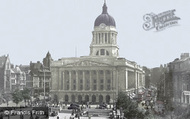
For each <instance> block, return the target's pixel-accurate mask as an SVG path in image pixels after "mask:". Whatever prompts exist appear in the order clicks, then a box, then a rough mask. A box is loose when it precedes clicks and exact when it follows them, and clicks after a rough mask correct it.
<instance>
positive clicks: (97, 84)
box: [96, 70, 100, 91]
mask: <svg viewBox="0 0 190 119" xmlns="http://www.w3.org/2000/svg"><path fill="white" fill-rule="evenodd" d="M96 76H97V80H96V81H97V83H96V86H97V87H96V88H97V89H96V90H97V91H99V87H100V80H99V72H98V70H96Z"/></svg>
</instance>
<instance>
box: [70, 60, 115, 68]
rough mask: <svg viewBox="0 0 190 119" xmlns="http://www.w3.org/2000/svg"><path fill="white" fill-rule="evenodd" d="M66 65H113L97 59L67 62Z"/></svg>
mask: <svg viewBox="0 0 190 119" xmlns="http://www.w3.org/2000/svg"><path fill="white" fill-rule="evenodd" d="M66 66H67V67H75V66H111V65H109V64H106V63H101V62H96V61H90V60H83V61H78V62H74V63H70V64H67V65H66Z"/></svg>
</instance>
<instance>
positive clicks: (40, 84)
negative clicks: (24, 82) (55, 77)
mask: <svg viewBox="0 0 190 119" xmlns="http://www.w3.org/2000/svg"><path fill="white" fill-rule="evenodd" d="M51 61H52V58H51V55H50V53H49V52H48V53H47V55H46V57H45V58H44V59H43V64H42V63H40V62H39V61H38V62H37V63H32V62H30V80H29V81H28V86H30V87H28V88H31V89H33V91H34V93H37V92H38V93H44V89H45V93H49V90H50V88H51V84H50V81H51V71H50V67H49V66H50V63H51ZM44 84H45V87H44Z"/></svg>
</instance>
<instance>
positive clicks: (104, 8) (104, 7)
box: [102, 0, 108, 14]
mask: <svg viewBox="0 0 190 119" xmlns="http://www.w3.org/2000/svg"><path fill="white" fill-rule="evenodd" d="M102 8H103V10H102V14H107V13H108V12H107V6H106V0H104V5H103V7H102Z"/></svg>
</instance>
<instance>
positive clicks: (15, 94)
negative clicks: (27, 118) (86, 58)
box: [12, 89, 23, 105]
mask: <svg viewBox="0 0 190 119" xmlns="http://www.w3.org/2000/svg"><path fill="white" fill-rule="evenodd" d="M12 98H13V102H14V103H16V105H18V103H19V102H21V101H22V100H23V97H22V93H21V92H20V91H19V90H18V89H16V90H15V91H14V92H13V93H12Z"/></svg>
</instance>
